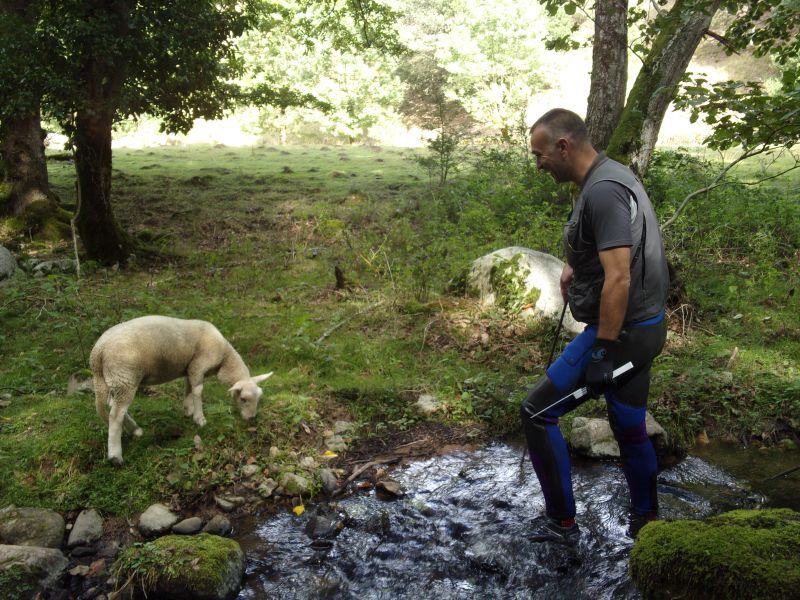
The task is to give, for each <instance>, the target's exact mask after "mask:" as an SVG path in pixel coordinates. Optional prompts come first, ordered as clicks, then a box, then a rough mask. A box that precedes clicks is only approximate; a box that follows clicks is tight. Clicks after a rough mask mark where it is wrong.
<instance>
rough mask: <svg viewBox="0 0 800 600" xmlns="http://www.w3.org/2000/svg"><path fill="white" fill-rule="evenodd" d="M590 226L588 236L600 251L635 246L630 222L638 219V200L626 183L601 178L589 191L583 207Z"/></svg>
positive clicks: (587, 231)
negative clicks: (634, 197) (633, 196)
mask: <svg viewBox="0 0 800 600" xmlns="http://www.w3.org/2000/svg"><path fill="white" fill-rule="evenodd" d="M583 214H584V218H586V220H587V222H588V223H589V225H590V227H589V228H587V230H586V235H587V237H590V238H592V239H591V241H592V243H593V245H594V246H595V247H596V248H597V250H598V251H600V250H609V249H610V248H619V247H621V246H633V245H634V243H638V241H639V240H636V242H634V240H633V238H632V237H631V223H633V220H634V219H635V218H636V201H635V200H634V199H633V198H632V196H631V193H630V192H629V191H628V190H627V189H626V188H625V186H624V185H622V184H620V183H617V182H616V181H608V180H606V181H598V182H597V183H596V184H594V185H593V186H592V189H591V190H590V192H589V193H588V194H587V198H586V206H585V208H584V209H583Z"/></svg>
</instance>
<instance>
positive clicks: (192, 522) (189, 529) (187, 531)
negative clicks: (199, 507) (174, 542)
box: [172, 517, 203, 535]
mask: <svg viewBox="0 0 800 600" xmlns="http://www.w3.org/2000/svg"><path fill="white" fill-rule="evenodd" d="M202 527H203V519H201V518H200V517H189V518H188V519H184V520H183V521H180V522H178V523H175V525H173V526H172V533H177V534H178V535H193V534H195V533H197V532H198V531H200V529H201V528H202Z"/></svg>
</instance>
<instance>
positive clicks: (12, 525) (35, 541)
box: [0, 506, 66, 548]
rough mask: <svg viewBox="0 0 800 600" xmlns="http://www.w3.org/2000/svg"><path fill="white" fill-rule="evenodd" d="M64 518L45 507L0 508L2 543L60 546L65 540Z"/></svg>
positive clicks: (0, 540) (45, 546)
mask: <svg viewBox="0 0 800 600" xmlns="http://www.w3.org/2000/svg"><path fill="white" fill-rule="evenodd" d="M65 528H66V526H65V524H64V518H63V517H62V516H61V515H60V514H58V513H57V512H55V511H52V510H47V509H44V508H16V507H15V506H7V507H6V508H4V509H3V510H0V543H3V544H9V545H12V546H39V547H43V548H60V547H61V544H62V543H63V542H64V531H65Z"/></svg>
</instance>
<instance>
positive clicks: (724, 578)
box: [630, 509, 800, 599]
mask: <svg viewBox="0 0 800 600" xmlns="http://www.w3.org/2000/svg"><path fill="white" fill-rule="evenodd" d="M630 571H631V577H632V578H633V580H634V581H635V582H636V585H637V586H639V589H640V590H641V591H642V593H643V594H644V596H645V597H647V598H674V597H686V595H687V594H689V595H691V594H692V593H693V592H694V591H697V590H702V591H703V596H704V597H705V598H709V599H715V598H719V599H723V598H725V599H727V598H744V597H746V598H790V597H794V594H796V592H797V590H798V589H800V513H797V512H795V511H792V510H789V509H772V510H736V511H732V512H729V513H726V514H723V515H720V516H718V517H713V518H711V519H708V520H707V521H672V522H668V521H658V522H655V523H651V524H649V525H647V526H646V527H644V528H643V529H642V531H641V532H640V534H639V537H638V538H637V540H636V544H635V546H634V548H633V550H632V551H631V559H630Z"/></svg>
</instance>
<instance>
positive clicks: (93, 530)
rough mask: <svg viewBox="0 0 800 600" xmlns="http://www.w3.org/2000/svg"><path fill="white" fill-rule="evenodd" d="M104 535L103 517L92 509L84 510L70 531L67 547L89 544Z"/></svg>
mask: <svg viewBox="0 0 800 600" xmlns="http://www.w3.org/2000/svg"><path fill="white" fill-rule="evenodd" d="M101 535H103V519H102V518H101V517H100V515H99V514H97V511H96V510H94V509H93V508H92V509H89V510H82V511H81V513H80V514H79V515H78V518H77V519H75V524H74V525H73V526H72V531H70V532H69V539H68V540H67V547H69V548H74V547H75V546H88V545H91V544H93V543H94V542H96V541H97V540H99V539H100V536H101Z"/></svg>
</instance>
